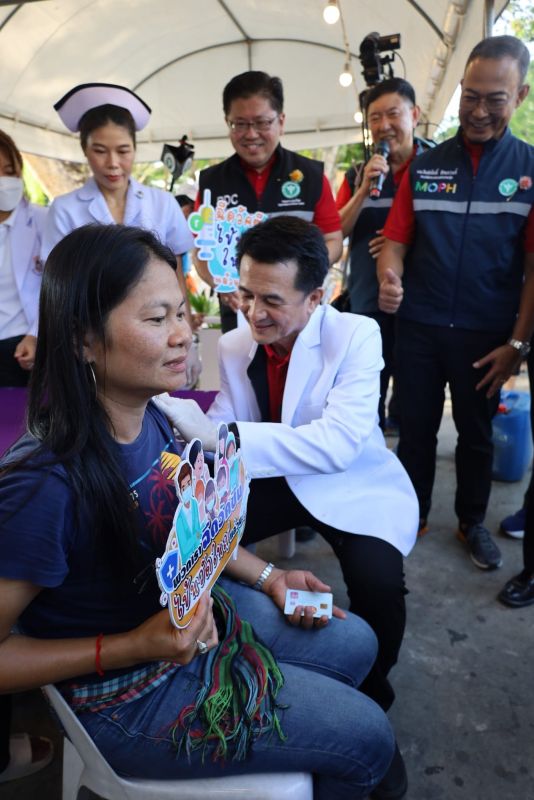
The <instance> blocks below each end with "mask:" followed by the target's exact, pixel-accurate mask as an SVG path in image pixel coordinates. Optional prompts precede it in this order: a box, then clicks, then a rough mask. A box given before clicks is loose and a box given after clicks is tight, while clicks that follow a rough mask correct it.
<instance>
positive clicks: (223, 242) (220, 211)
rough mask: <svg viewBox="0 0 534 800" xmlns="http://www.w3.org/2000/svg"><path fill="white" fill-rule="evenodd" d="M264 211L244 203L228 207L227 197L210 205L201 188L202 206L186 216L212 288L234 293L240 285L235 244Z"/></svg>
mask: <svg viewBox="0 0 534 800" xmlns="http://www.w3.org/2000/svg"><path fill="white" fill-rule="evenodd" d="M265 219H267V214H264V213H263V211H254V212H252V211H248V209H247V208H246V207H245V206H242V205H240V206H234V207H232V208H228V203H227V202H226V200H223V199H219V200H217V205H216V206H215V207H214V206H212V205H211V192H210V190H209V189H205V190H204V195H203V197H202V205H201V206H200V207H199V209H198V211H195V212H194V213H193V214H190V215H189V218H188V224H189V228H190V229H191V231H192V232H193V233H194V234H195V235H196V239H195V247H196V248H197V250H198V257H199V259H201V260H202V261H205V262H206V263H207V265H208V269H209V272H210V275H211V276H212V278H213V280H214V282H215V286H214V288H215V291H216V292H220V293H223V294H224V293H226V292H235V291H236V290H237V288H238V286H239V272H238V270H237V256H236V246H237V242H238V240H239V237H240V236H241V234H242V233H243V231H245V230H247V229H248V228H252V227H253V226H254V225H257V224H258V222H263V220H265Z"/></svg>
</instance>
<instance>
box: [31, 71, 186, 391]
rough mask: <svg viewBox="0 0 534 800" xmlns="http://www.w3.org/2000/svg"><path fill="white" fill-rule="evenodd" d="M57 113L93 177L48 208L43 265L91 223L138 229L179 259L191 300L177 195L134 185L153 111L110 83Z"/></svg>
mask: <svg viewBox="0 0 534 800" xmlns="http://www.w3.org/2000/svg"><path fill="white" fill-rule="evenodd" d="M54 108H55V109H56V111H57V112H58V114H59V116H60V117H61V119H62V121H63V123H64V124H65V125H66V127H67V128H68V129H69V130H70V131H73V132H76V131H79V133H80V144H81V146H82V150H83V152H84V154H85V157H86V158H87V161H88V163H89V166H90V168H91V171H92V173H93V177H92V178H90V179H89V180H88V181H87V183H85V184H84V186H82V187H81V189H75V190H74V191H73V192H69V193H68V194H64V195H61V196H60V197H57V198H56V199H55V200H54V202H53V203H52V205H51V207H50V213H49V216H48V220H47V224H46V230H45V237H44V244H43V249H42V257H43V260H46V258H47V257H48V254H49V253H50V251H51V250H52V248H53V247H54V246H55V245H56V244H57V243H58V242H59V241H60V240H61V239H62V238H63V237H64V236H66V234H68V233H70V231H72V230H74V229H75V228H79V227H80V226H82V225H87V224H89V223H94V222H99V223H103V224H113V223H118V224H122V225H135V226H137V227H140V228H146V229H148V230H150V231H152V232H153V233H155V234H156V235H157V236H158V238H159V239H160V241H162V242H163V243H164V244H165V245H167V247H169V248H170V249H171V250H172V251H173V253H174V254H175V255H176V260H177V272H176V274H177V277H178V282H179V284H180V288H181V290H182V292H183V294H184V297H187V294H186V287H185V279H184V276H183V272H182V254H183V253H186V252H188V251H189V250H190V249H191V248H192V247H193V237H192V234H191V233H190V231H189V229H188V227H187V223H186V220H185V217H184V215H183V213H182V210H181V208H180V206H179V205H178V203H177V202H176V200H175V199H174V197H173V195H171V194H170V193H169V192H165V191H162V190H161V189H156V188H153V187H150V186H144V185H142V184H140V183H138V182H137V181H136V180H134V179H133V178H132V176H131V171H132V167H133V163H134V159H135V146H136V142H135V134H136V131H139V130H142V129H143V128H144V127H145V126H146V124H147V123H148V120H149V118H150V113H151V110H150V108H149V106H147V104H146V103H145V102H144V101H143V100H141V98H140V97H138V96H137V95H136V94H135V93H134V92H132V91H130V90H129V89H127V88H125V87H123V86H115V85H113V84H107V83H86V84H82V85H80V86H75V87H74V89H71V90H70V91H69V92H67V94H66V95H65V96H64V97H62V98H61V100H59V101H58V102H57V103H56V104H55V106H54ZM188 367H189V369H188V378H190V380H189V383H190V384H194V383H195V382H196V378H198V374H199V373H200V364H199V361H198V355H196V353H195V352H193V351H192V352H191V354H190V357H189V359H188Z"/></svg>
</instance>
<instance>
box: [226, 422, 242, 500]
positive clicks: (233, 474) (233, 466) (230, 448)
mask: <svg viewBox="0 0 534 800" xmlns="http://www.w3.org/2000/svg"><path fill="white" fill-rule="evenodd" d="M226 461H227V464H228V468H229V470H230V476H229V480H228V491H229V492H230V494H232V492H233V491H234V489H235V488H236V486H237V484H238V483H239V461H238V459H237V458H236V446H235V436H234V434H233V433H229V434H228V439H227V440H226Z"/></svg>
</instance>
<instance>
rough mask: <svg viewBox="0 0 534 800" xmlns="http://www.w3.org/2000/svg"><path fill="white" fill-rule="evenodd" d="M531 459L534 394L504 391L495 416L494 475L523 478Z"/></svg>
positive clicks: (503, 478) (516, 479) (505, 477)
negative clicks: (531, 413) (531, 396)
mask: <svg viewBox="0 0 534 800" xmlns="http://www.w3.org/2000/svg"><path fill="white" fill-rule="evenodd" d="M531 460H532V433H531V430H530V394H529V393H528V392H501V402H500V405H499V410H498V412H497V414H495V416H494V418H493V479H494V480H496V481H520V480H521V478H522V477H523V475H524V474H525V472H526V470H527V467H528V466H529V464H530V462H531Z"/></svg>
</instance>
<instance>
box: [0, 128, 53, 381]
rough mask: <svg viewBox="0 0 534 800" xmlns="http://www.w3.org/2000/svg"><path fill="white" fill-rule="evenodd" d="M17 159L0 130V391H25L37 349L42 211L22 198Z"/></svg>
mask: <svg viewBox="0 0 534 800" xmlns="http://www.w3.org/2000/svg"><path fill="white" fill-rule="evenodd" d="M23 190H24V186H23V182H22V156H21V154H20V152H19V150H18V148H17V146H16V144H15V142H14V141H13V139H12V138H11V137H10V136H8V135H7V133H4V132H3V131H0V386H25V385H26V384H27V382H28V378H29V375H30V373H29V370H30V369H31V368H32V367H33V360H34V356H35V347H36V344H37V339H36V336H37V316H38V308H39V291H40V289H41V273H42V268H41V260H40V250H41V245H42V237H43V231H44V224H45V218H46V214H47V209H46V208H43V207H42V206H37V205H33V204H32V203H29V202H28V200H27V199H26V198H25V197H23Z"/></svg>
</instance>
